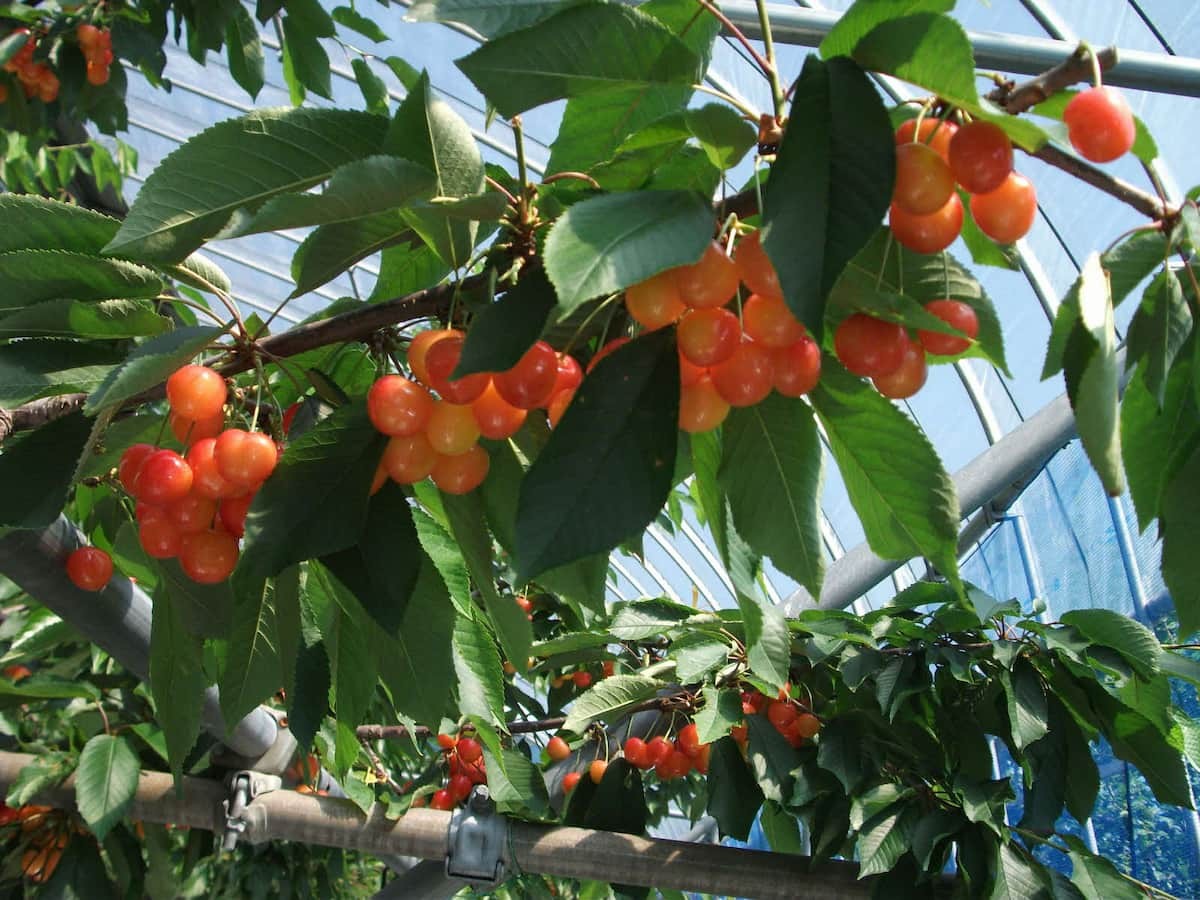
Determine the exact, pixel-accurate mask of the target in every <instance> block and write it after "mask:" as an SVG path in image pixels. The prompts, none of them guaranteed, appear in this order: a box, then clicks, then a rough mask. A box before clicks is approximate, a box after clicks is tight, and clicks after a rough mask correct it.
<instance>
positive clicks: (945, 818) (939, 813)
mask: <svg viewBox="0 0 1200 900" xmlns="http://www.w3.org/2000/svg"><path fill="white" fill-rule="evenodd" d="M960 827H962V818H961V816H957V815H955V814H954V813H951V812H948V811H946V810H944V809H935V810H933V811H932V812H929V813H926V814H925V815H923V816H922V817H921V818H920V819H918V820H917V823H916V825H914V826H913V830H912V835H911V842H910V843H911V847H912V854H913V858H915V859H916V861H917V865H918V866H920V867H921V868H922V869H928V868H929V866H930V863H931V862H932V861H933V860H934V859H935V857H934V855H933V854H934V851H935V850H936V849H937V848H938V846H939V845H941V844H942V842H943V841H945V840H946V839H947V838H949V837H952V836H953V835H954V834H955V833H956V832H957V831H958V829H959V828H960Z"/></svg>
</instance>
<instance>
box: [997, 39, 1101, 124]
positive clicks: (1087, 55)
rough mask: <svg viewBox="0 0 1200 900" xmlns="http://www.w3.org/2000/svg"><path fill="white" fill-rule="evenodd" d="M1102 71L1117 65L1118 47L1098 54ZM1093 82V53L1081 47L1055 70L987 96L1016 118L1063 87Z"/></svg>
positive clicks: (1005, 84) (1009, 84) (1011, 83)
mask: <svg viewBox="0 0 1200 900" xmlns="http://www.w3.org/2000/svg"><path fill="white" fill-rule="evenodd" d="M1096 59H1097V61H1098V62H1099V63H1100V69H1101V70H1102V71H1107V70H1109V69H1111V68H1112V67H1113V66H1115V65H1116V64H1117V48H1116V47H1106V48H1105V49H1103V50H1100V51H1097V53H1096ZM1091 80H1092V51H1090V50H1089V49H1088V48H1087V47H1085V46H1083V45H1080V46H1079V47H1078V48H1077V49H1076V50H1075V52H1074V53H1072V54H1071V55H1070V56H1069V57H1067V58H1066V59H1065V60H1063V61H1062V62H1061V63H1059V64H1058V65H1057V66H1055V67H1054V68H1052V69H1047V70H1046V71H1045V72H1043V73H1042V74H1041V75H1038V76H1037V77H1036V78H1031V79H1029V80H1028V81H1025V82H1022V83H1021V84H1016V83H1014V82H1012V81H1008V82H1005V83H1004V84H1002V85H1000V86H999V87H997V88H996V89H995V90H994V91H992V92H991V93H990V94H988V95H987V98H988V99H989V100H991V101H992V102H993V103H995V104H997V105H998V106H1001V107H1003V108H1004V110H1005V112H1009V113H1012V114H1013V115H1014V116H1015V115H1017V114H1018V113H1023V112H1025V110H1027V109H1030V108H1031V107H1033V106H1036V105H1037V104H1039V103H1041V102H1042V101H1043V100H1049V99H1050V98H1051V97H1053V96H1054V95H1055V94H1057V93H1058V92H1059V91H1061V90H1062V89H1063V88H1067V87H1070V86H1071V85H1073V84H1076V83H1078V82H1080V81H1091Z"/></svg>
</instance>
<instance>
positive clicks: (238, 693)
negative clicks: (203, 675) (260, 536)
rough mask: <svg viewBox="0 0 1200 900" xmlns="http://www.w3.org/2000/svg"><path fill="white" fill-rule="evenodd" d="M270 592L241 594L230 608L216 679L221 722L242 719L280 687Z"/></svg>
mask: <svg viewBox="0 0 1200 900" xmlns="http://www.w3.org/2000/svg"><path fill="white" fill-rule="evenodd" d="M279 650H280V647H279V622H278V617H277V615H276V611H275V598H274V589H273V588H272V587H268V586H266V585H264V586H263V587H262V589H261V590H257V591H247V592H243V593H242V594H241V595H240V596H239V597H238V601H237V603H235V604H234V607H233V627H232V629H231V631H230V635H229V653H228V655H227V657H226V659H225V666H224V668H223V669H222V670H221V674H220V677H219V678H218V679H217V688H218V690H219V691H220V695H221V712H222V714H223V715H224V717H225V721H226V722H229V723H234V722H240V721H241V719H242V717H243V716H245V715H246V714H247V713H249V712H250V711H251V710H252V709H254V708H255V707H257V706H258V704H259V703H261V702H262V701H263V700H266V699H267V698H269V697H270V696H271V695H273V694H274V693H275V692H276V691H278V690H279V688H280V687H282V686H283V684H284V679H283V666H282V662H281V659H280V653H279Z"/></svg>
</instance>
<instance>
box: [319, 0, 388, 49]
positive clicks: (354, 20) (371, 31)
mask: <svg viewBox="0 0 1200 900" xmlns="http://www.w3.org/2000/svg"><path fill="white" fill-rule="evenodd" d="M329 14H330V16H331V17H332V18H333V21H335V22H337V23H338V24H339V25H342V26H344V27H346V28H349V29H350V30H351V31H357V32H358V33H359V34H361V35H362V36H363V37H365V38H370V39H371V40H372V41H374V42H375V43H377V44H379V43H382V42H383V41H386V40H387V39H388V36H387V33H386V32H385V31H384V30H383V29H382V28H380V27H379V26H378V25H376V24H375V22H374V21H373V20H371V19H369V18H367V17H366V16H364V15H363V14H362V13H360V12H356V11H355V10H354V8H353V7H350V6H335V7H334V8H333V9H332V10H331V11H330V13H329Z"/></svg>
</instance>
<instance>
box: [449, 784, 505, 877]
mask: <svg viewBox="0 0 1200 900" xmlns="http://www.w3.org/2000/svg"><path fill="white" fill-rule="evenodd" d="M507 835H508V822H507V821H506V820H505V818H504V816H501V815H497V814H496V805H495V804H494V803H492V798H491V795H490V794H488V789H487V787H485V786H484V785H482V784H481V785H478V786H476V788H475V790H474V791H472V792H471V796H470V798H469V799H468V800H467V802H466V803H465V804H464V805H463V807H462V808H461V809H457V810H455V811H454V813H453V815H451V817H450V833H449V838H448V842H447V843H448V847H449V849H448V851H447V853H446V877H448V878H460V879H462V880H463V881H470V882H473V883H475V884H487V885H491V886H493V887H495V886H496V885H498V884H500V882H501V881H503V880H504V869H505V860H504V852H505V849H506V846H505V845H506V838H507Z"/></svg>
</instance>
